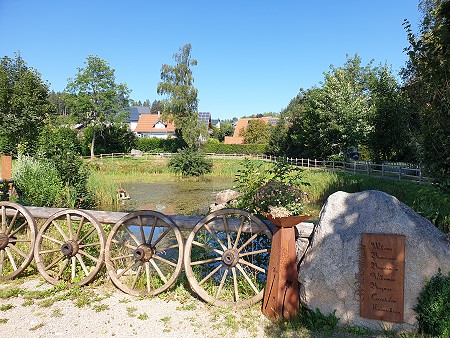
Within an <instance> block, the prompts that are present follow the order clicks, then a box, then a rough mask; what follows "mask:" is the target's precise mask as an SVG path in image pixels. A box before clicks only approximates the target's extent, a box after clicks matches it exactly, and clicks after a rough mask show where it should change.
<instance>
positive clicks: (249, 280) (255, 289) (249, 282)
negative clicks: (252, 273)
mask: <svg viewBox="0 0 450 338" xmlns="http://www.w3.org/2000/svg"><path fill="white" fill-rule="evenodd" d="M236 267H237V268H238V269H239V271H240V272H241V273H242V275H243V276H244V278H245V280H246V281H247V283H248V284H250V287H251V288H252V289H253V291H255V294H257V293H258V292H259V290H258V288H257V287H256V286H255V284H253V282H252V280H251V279H250V277H249V276H248V275H247V273H246V272H245V271H244V269H243V268H242V266H240V265H239V264H238V265H236Z"/></svg>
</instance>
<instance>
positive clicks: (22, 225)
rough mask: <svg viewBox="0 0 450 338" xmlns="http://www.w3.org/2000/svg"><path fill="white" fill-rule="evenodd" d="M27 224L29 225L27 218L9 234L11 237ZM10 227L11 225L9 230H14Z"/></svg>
mask: <svg viewBox="0 0 450 338" xmlns="http://www.w3.org/2000/svg"><path fill="white" fill-rule="evenodd" d="M25 225H28V221H27V220H25V222H23V223H22V224H21V225H20V226H19V227H18V228H17V229H15V230H14V232H12V233H10V234H9V237H12V236H14V235H15V234H17V233H18V232H19V231H20V230H22V228H23V227H24V226H25ZM10 228H11V227H9V228H8V230H9V231H11V230H12V229H10Z"/></svg>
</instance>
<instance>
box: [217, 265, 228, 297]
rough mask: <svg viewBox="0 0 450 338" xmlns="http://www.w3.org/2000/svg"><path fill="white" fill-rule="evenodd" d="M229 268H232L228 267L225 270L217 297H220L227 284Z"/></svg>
mask: <svg viewBox="0 0 450 338" xmlns="http://www.w3.org/2000/svg"><path fill="white" fill-rule="evenodd" d="M229 270H230V268H229V267H226V269H225V271H224V272H223V275H222V279H221V280H220V284H219V288H218V289H217V293H216V298H219V296H220V293H221V292H222V289H223V286H224V284H225V280H226V279H227V276H228V271H229Z"/></svg>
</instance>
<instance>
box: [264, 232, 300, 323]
mask: <svg viewBox="0 0 450 338" xmlns="http://www.w3.org/2000/svg"><path fill="white" fill-rule="evenodd" d="M296 262H297V261H296V252H295V229H294V227H293V226H292V227H283V228H280V227H276V229H275V233H274V234H273V236H272V248H271V250H270V261H269V269H268V272H267V281H266V288H265V290H264V299H263V304H262V313H263V314H264V315H265V316H266V317H267V318H269V319H271V320H273V321H280V320H282V319H292V318H294V317H295V316H296V315H297V314H298V312H299V310H300V299H299V295H298V274H297V263H296Z"/></svg>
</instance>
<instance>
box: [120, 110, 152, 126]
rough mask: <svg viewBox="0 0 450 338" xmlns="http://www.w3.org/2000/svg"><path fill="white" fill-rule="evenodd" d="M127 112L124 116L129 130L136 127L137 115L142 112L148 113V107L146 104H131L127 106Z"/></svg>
mask: <svg viewBox="0 0 450 338" xmlns="http://www.w3.org/2000/svg"><path fill="white" fill-rule="evenodd" d="M127 110H128V112H129V114H128V116H127V118H126V121H127V123H128V126H129V127H130V130H131V131H134V130H135V129H136V126H137V124H138V121H139V117H140V116H141V115H143V114H150V113H151V112H150V107H147V106H131V107H128V108H127Z"/></svg>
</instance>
